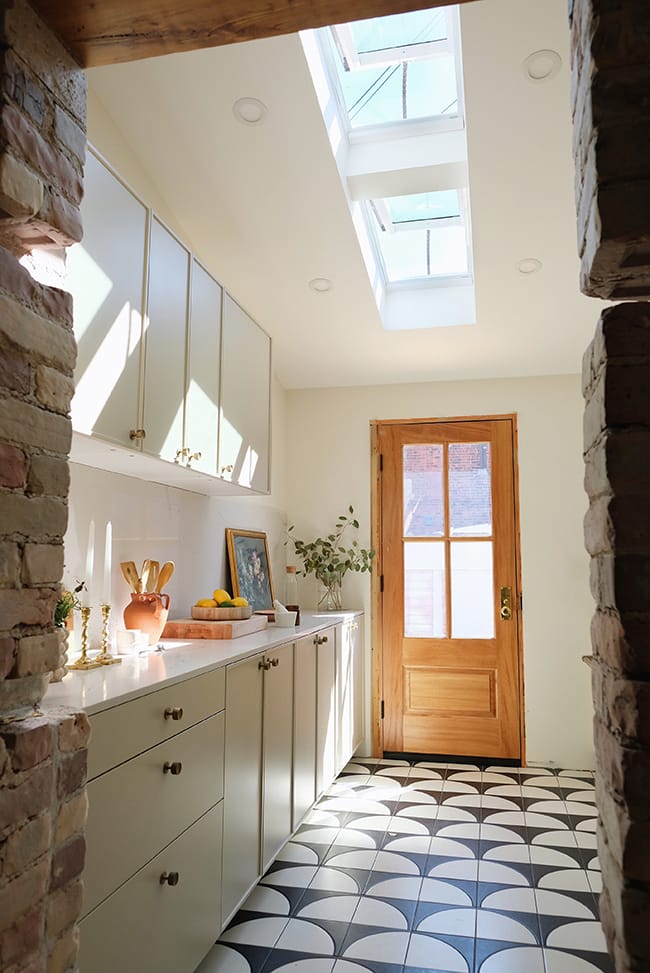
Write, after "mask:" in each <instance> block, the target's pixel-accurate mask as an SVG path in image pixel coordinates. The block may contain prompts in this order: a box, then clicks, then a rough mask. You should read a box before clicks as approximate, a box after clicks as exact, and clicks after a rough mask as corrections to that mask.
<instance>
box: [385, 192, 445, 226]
mask: <svg viewBox="0 0 650 973" xmlns="http://www.w3.org/2000/svg"><path fill="white" fill-rule="evenodd" d="M384 202H385V203H386V207H387V210H388V216H389V219H390V221H391V223H392V225H393V228H394V229H398V228H399V227H400V226H402V225H405V224H406V225H408V228H409V229H410V228H411V226H412V225H413V224H414V223H415V224H417V225H418V226H420V227H421V226H422V224H423V223H426V224H427V225H429V224H431V225H432V226H435V225H436V221H437V220H450V219H457V218H459V217H460V200H459V198H458V190H457V189H447V190H443V191H439V192H431V193H415V194H414V195H412V196H393V197H392V198H390V199H386V200H384ZM438 225H439V224H438Z"/></svg>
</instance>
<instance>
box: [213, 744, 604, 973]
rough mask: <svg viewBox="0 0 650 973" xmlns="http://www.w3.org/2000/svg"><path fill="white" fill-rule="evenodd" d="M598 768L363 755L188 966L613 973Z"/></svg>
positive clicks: (240, 971) (252, 971)
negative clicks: (606, 930)
mask: <svg viewBox="0 0 650 973" xmlns="http://www.w3.org/2000/svg"><path fill="white" fill-rule="evenodd" d="M595 826H596V807H595V801H594V781H593V774H591V773H590V772H589V771H569V770H550V769H548V768H543V767H539V768H536V767H501V766H496V765H495V766H492V767H487V768H485V769H484V770H481V769H480V768H478V767H476V766H471V765H467V764H454V763H438V762H434V761H420V762H416V763H409V762H408V761H405V760H374V759H370V758H365V757H364V758H360V759H357V760H355V761H353V762H352V763H350V764H349V765H348V766H347V767H346V768H345V770H344V771H343V773H342V774H341V775H340V777H339V778H338V779H337V780H336V781H335V782H334V784H333V785H332V786H331V787H330V788H329V789H328V791H327V793H326V794H325V795H324V796H323V797H322V798H321V800H320V801H319V802H318V804H317V806H316V807H315V808H314V810H313V811H312V812H311V813H310V814H309V815H308V816H307V818H306V819H305V821H304V823H303V824H302V826H301V827H300V828H299V829H298V831H297V832H296V834H295V835H294V836H293V838H292V839H291V841H290V842H288V844H287V845H286V846H285V847H284V848H283V850H282V851H281V853H280V854H279V856H278V858H277V859H276V861H275V862H274V863H273V865H272V866H271V867H270V868H269V870H268V872H267V873H266V875H265V876H264V877H263V878H262V879H261V880H260V883H259V884H258V886H257V887H256V888H255V889H254V890H253V891H252V892H251V894H250V896H249V897H248V899H247V901H246V902H245V903H244V905H243V906H242V908H241V909H240V911H239V912H238V913H237V915H236V916H235V918H234V919H233V921H232V922H231V923H230V925H229V927H228V928H227V929H226V930H225V931H224V933H223V934H222V936H221V938H220V940H219V942H218V943H217V944H216V945H215V946H214V947H213V949H212V950H211V952H210V953H209V955H208V956H207V957H206V959H205V960H204V962H203V964H202V965H201V966H200V968H199V971H197V973H290V971H293V973H611V971H612V969H613V967H612V965H611V961H610V960H609V958H608V956H607V954H606V950H605V940H604V937H603V933H602V930H601V927H600V923H599V921H598V893H599V892H600V888H601V879H600V867H599V864H598V858H597V854H596V834H595Z"/></svg>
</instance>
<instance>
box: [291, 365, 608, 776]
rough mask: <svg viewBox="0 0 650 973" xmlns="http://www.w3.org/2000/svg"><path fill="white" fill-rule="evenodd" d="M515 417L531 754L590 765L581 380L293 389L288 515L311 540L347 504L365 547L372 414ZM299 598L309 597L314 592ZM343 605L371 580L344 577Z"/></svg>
mask: <svg viewBox="0 0 650 973" xmlns="http://www.w3.org/2000/svg"><path fill="white" fill-rule="evenodd" d="M512 412H514V413H516V414H517V417H518V427H519V478H520V517H521V554H522V583H523V593H524V668H525V681H526V685H525V698H526V737H527V758H528V762H529V763H535V762H542V763H555V764H559V765H562V766H565V767H573V768H576V769H577V768H586V767H591V766H593V762H594V758H593V746H592V741H591V712H592V708H591V696H590V687H589V670H588V669H587V667H586V666H585V665H584V663H583V662H582V661H581V658H580V657H581V656H582V655H584V654H588V653H589V652H590V648H589V620H590V616H591V612H592V602H591V596H590V593H589V582H588V559H587V555H586V553H585V550H584V546H583V542H582V518H583V515H584V511H585V509H586V498H585V496H584V493H583V488H582V477H583V469H582V399H581V394H580V382H579V379H578V377H577V376H561V377H553V378H528V379H507V380H494V381H477V382H443V383H436V384H426V385H392V386H382V387H372V388H353V389H317V390H305V391H290V392H289V393H288V426H287V442H288V443H289V444H290V447H289V449H288V451H287V462H288V479H287V499H288V510H289V516H290V519H291V520H292V521H293V522H295V524H296V533H297V534H298V535H299V536H301V537H304V538H305V539H310V538H311V537H314V536H316V535H317V534H321V533H322V532H323V531H326V530H328V528H331V526H333V524H334V521H335V520H336V517H337V515H338V514H339V513H341V512H342V511H344V510H345V508H346V507H347V505H348V504H350V503H351V504H352V505H353V506H354V508H355V511H356V513H357V515H358V517H359V520H360V522H361V528H362V530H361V535H360V540H361V542H362V543H364V545H366V546H367V545H369V540H370V537H369V534H370V432H369V423H370V421H371V420H372V419H398V418H416V417H422V418H424V417H444V416H447V417H451V416H463V415H481V414H483V415H489V414H504V413H512ZM303 584H304V583H303ZM302 594H303V596H304V600H307V598H310V599H311V598H313V590H312V589H311V588H308V587H306V586H304V587H303V592H302ZM344 598H345V602H346V606H347V607H361V606H363V607H364V608H365V609H366V611H367V612H369V610H370V601H369V599H370V584H369V579H368V575H348V577H347V579H346V581H345V582H344ZM312 604H313V601H312ZM369 641H370V628H369V625H368V626H367V631H366V645H367V646H368V645H369ZM367 656H368V658H369V653H367ZM368 669H369V664H368ZM367 676H368V678H369V671H368V673H367ZM366 744H368V741H366Z"/></svg>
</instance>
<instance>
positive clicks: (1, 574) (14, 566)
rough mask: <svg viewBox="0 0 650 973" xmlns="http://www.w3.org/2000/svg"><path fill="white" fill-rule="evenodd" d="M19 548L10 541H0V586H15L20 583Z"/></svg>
mask: <svg viewBox="0 0 650 973" xmlns="http://www.w3.org/2000/svg"><path fill="white" fill-rule="evenodd" d="M20 564H21V562H20V548H19V547H18V545H17V544H14V543H12V541H0V585H11V586H15V585H17V584H18V583H19V581H20Z"/></svg>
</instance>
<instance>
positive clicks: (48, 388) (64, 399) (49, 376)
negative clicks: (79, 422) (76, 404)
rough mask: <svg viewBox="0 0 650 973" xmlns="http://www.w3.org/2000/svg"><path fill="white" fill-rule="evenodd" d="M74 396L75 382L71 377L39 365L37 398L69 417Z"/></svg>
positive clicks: (37, 371) (54, 410) (49, 407)
mask: <svg viewBox="0 0 650 973" xmlns="http://www.w3.org/2000/svg"><path fill="white" fill-rule="evenodd" d="M73 394H74V381H73V380H72V378H71V377H70V376H69V375H62V374H61V372H60V371H58V370H57V369H56V368H49V367H48V366H47V365H39V367H38V368H37V369H36V398H37V399H38V401H39V402H40V403H41V404H42V405H44V406H46V407H47V408H48V409H51V410H52V411H53V412H60V413H62V414H63V415H67V414H68V412H69V411H70V402H71V401H72V396H73Z"/></svg>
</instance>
